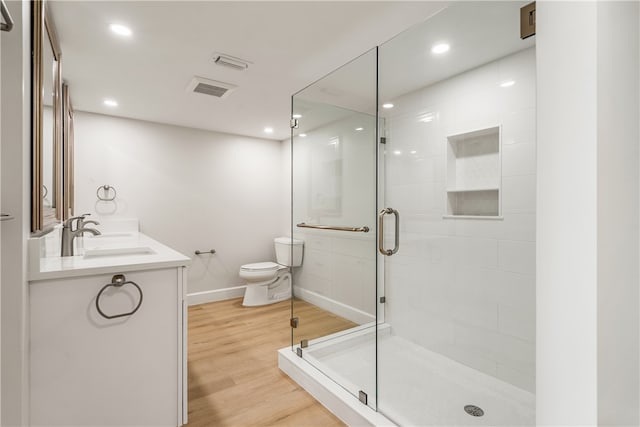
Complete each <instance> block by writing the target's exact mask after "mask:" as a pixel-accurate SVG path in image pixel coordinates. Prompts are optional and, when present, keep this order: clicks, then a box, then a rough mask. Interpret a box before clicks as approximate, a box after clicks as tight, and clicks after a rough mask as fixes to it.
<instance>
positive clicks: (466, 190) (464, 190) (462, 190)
mask: <svg viewBox="0 0 640 427" xmlns="http://www.w3.org/2000/svg"><path fill="white" fill-rule="evenodd" d="M498 190H500V188H498V187H485V188H448V189H447V193H473V192H476V191H498Z"/></svg>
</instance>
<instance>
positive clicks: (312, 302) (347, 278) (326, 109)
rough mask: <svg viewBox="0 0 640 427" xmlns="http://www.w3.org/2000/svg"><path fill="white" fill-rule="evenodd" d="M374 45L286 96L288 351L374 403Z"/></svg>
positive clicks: (372, 405) (348, 389)
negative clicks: (290, 246)
mask: <svg viewBox="0 0 640 427" xmlns="http://www.w3.org/2000/svg"><path fill="white" fill-rule="evenodd" d="M375 93H376V52H375V50H373V51H370V52H368V53H366V54H365V55H363V56H361V57H359V58H358V59H356V60H354V61H352V62H351V63H349V64H347V65H345V66H344V67H342V68H340V69H338V70H336V71H334V72H332V73H331V74H329V75H327V76H326V77H324V78H322V79H320V80H319V81H317V82H315V83H314V84H312V85H310V86H309V87H307V88H305V89H304V90H302V91H300V92H298V93H296V94H295V95H294V96H293V98H292V120H293V123H292V137H291V141H292V147H291V148H292V150H291V154H292V163H291V164H292V230H291V234H292V236H293V237H294V238H296V239H300V240H302V241H304V257H303V262H302V266H301V267H299V268H294V269H293V299H292V321H291V322H292V329H291V331H292V351H294V352H296V353H297V354H298V356H300V357H302V358H303V359H304V360H306V361H307V362H309V363H311V364H312V365H313V366H314V367H316V368H317V369H319V370H320V371H322V372H323V373H325V374H326V375H327V377H328V378H330V379H331V380H332V381H335V382H336V383H338V384H339V385H340V386H342V387H343V388H344V389H345V390H347V391H348V392H350V393H351V394H353V395H354V396H356V397H357V398H358V399H360V401H361V402H363V403H365V404H367V405H369V406H371V407H373V408H375V407H376V402H375V401H376V360H375V355H376V351H375V339H376V328H375V324H376V239H375V237H376V222H375V221H376V216H375V209H376V99H375Z"/></svg>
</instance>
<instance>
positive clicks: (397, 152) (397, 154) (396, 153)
mask: <svg viewBox="0 0 640 427" xmlns="http://www.w3.org/2000/svg"><path fill="white" fill-rule="evenodd" d="M393 154H395V155H396V156H399V155H400V154H402V151H400V150H396V151H394V152H393Z"/></svg>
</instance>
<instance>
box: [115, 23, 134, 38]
mask: <svg viewBox="0 0 640 427" xmlns="http://www.w3.org/2000/svg"><path fill="white" fill-rule="evenodd" d="M109 28H110V29H111V31H112V32H113V33H115V34H117V35H119V36H124V37H129V36H131V34H133V32H132V31H131V29H130V28H129V27H125V26H124V25H120V24H111V25H109Z"/></svg>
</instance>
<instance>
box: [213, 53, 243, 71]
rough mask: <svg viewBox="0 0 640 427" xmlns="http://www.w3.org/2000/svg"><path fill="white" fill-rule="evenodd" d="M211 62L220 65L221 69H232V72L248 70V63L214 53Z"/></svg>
mask: <svg viewBox="0 0 640 427" xmlns="http://www.w3.org/2000/svg"><path fill="white" fill-rule="evenodd" d="M213 62H214V63H215V64H216V65H222V66H223V67H229V68H233V69H234V70H238V71H244V70H246V69H247V68H249V64H250V62H249V61H245V60H244V59H240V58H236V57H235V56H231V55H225V54H224V53H214V54H213Z"/></svg>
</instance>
